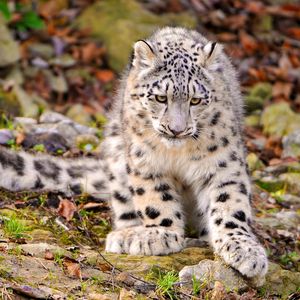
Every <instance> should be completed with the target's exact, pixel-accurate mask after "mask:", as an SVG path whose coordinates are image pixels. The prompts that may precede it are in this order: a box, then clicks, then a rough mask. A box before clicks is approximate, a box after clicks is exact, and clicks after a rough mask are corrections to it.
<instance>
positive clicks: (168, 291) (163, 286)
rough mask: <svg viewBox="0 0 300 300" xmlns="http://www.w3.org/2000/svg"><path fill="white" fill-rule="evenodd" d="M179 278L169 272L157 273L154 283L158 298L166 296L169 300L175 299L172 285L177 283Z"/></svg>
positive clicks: (173, 272) (172, 272) (175, 273)
mask: <svg viewBox="0 0 300 300" xmlns="http://www.w3.org/2000/svg"><path fill="white" fill-rule="evenodd" d="M178 280H179V276H178V273H177V272H175V271H169V272H167V273H164V274H163V273H161V272H159V274H158V278H157V281H156V284H157V289H156V293H157V294H158V295H160V296H167V297H169V298H170V299H171V300H173V299H177V296H176V292H175V290H174V284H175V283H176V282H178Z"/></svg>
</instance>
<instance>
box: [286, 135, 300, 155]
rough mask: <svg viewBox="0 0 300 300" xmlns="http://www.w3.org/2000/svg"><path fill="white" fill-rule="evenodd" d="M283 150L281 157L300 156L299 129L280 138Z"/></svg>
mask: <svg viewBox="0 0 300 300" xmlns="http://www.w3.org/2000/svg"><path fill="white" fill-rule="evenodd" d="M282 143H283V152H282V157H283V158H284V157H295V158H300V129H297V130H295V131H294V132H292V133H291V134H289V135H287V136H284V137H283V139H282Z"/></svg>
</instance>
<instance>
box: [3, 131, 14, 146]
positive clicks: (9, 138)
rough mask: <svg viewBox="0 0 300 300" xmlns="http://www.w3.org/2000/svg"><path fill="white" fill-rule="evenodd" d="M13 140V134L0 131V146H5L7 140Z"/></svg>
mask: <svg viewBox="0 0 300 300" xmlns="http://www.w3.org/2000/svg"><path fill="white" fill-rule="evenodd" d="M12 139H14V134H13V132H12V131H11V130H9V129H0V144H1V145H7V142H8V141H9V140H12Z"/></svg>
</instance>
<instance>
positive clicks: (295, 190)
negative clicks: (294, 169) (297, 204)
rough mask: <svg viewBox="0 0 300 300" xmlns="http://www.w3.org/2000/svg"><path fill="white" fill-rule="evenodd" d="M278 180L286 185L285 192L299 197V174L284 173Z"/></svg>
mask: <svg viewBox="0 0 300 300" xmlns="http://www.w3.org/2000/svg"><path fill="white" fill-rule="evenodd" d="M279 179H280V180H282V181H284V182H285V183H286V184H287V191H288V192H289V193H291V194H294V195H300V173H285V174H281V175H280V176H279Z"/></svg>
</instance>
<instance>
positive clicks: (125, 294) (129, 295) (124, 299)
mask: <svg viewBox="0 0 300 300" xmlns="http://www.w3.org/2000/svg"><path fill="white" fill-rule="evenodd" d="M136 297H137V294H136V293H135V292H134V291H128V290H126V289H124V288H122V289H121V291H120V295H119V300H134V299H136Z"/></svg>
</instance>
